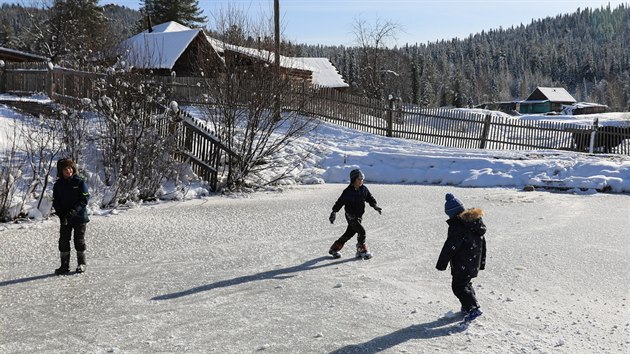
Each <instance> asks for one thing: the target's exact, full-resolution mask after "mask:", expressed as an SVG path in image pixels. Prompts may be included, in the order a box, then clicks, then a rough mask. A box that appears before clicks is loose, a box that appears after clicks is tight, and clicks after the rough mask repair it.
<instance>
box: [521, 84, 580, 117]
mask: <svg viewBox="0 0 630 354" xmlns="http://www.w3.org/2000/svg"><path fill="white" fill-rule="evenodd" d="M576 102H577V101H576V100H575V98H573V96H571V94H570V93H568V92H567V90H565V89H563V88H562V87H537V88H536V89H535V90H534V92H532V93H531V94H530V95H529V97H527V99H526V100H524V101H521V102H520V108H519V112H520V113H521V114H523V113H525V114H527V113H549V112H561V111H562V108H563V106H565V105H573V104H575V103H576Z"/></svg>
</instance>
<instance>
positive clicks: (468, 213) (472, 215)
mask: <svg viewBox="0 0 630 354" xmlns="http://www.w3.org/2000/svg"><path fill="white" fill-rule="evenodd" d="M482 216H484V213H483V210H481V209H479V208H470V209H466V210H464V211H463V212H462V213H461V214H459V217H460V218H462V219H463V220H465V221H474V220H478V219H481V217H482Z"/></svg>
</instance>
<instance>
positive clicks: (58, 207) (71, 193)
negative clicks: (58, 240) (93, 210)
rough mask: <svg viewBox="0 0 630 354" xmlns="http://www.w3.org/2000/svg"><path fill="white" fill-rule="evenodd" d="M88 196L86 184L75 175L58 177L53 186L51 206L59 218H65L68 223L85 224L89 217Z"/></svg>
mask: <svg viewBox="0 0 630 354" xmlns="http://www.w3.org/2000/svg"><path fill="white" fill-rule="evenodd" d="M89 198H90V193H89V192H88V188H87V185H86V184H85V182H84V181H83V179H81V177H79V176H77V175H73V176H72V177H71V178H69V179H65V178H63V177H60V178H58V179H57V182H55V185H54V186H53V207H54V208H55V212H56V213H57V215H58V216H59V218H60V219H64V218H67V221H68V224H70V225H78V224H85V223H87V222H88V221H90V219H89V218H88V213H87V203H88V199H89Z"/></svg>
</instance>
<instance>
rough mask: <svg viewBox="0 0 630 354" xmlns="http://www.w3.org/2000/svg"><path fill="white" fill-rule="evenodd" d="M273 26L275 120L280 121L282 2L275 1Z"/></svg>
mask: <svg viewBox="0 0 630 354" xmlns="http://www.w3.org/2000/svg"><path fill="white" fill-rule="evenodd" d="M273 24H274V42H275V53H274V54H275V56H274V58H275V63H274V64H275V69H276V70H275V71H276V72H275V74H276V75H275V76H276V77H275V82H276V85H275V86H276V87H275V90H274V92H275V95H276V97H275V104H274V105H275V107H274V115H275V119H277V120H280V0H273Z"/></svg>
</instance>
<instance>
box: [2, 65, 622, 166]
mask: <svg viewBox="0 0 630 354" xmlns="http://www.w3.org/2000/svg"><path fill="white" fill-rule="evenodd" d="M97 75H101V74H96V73H82V72H79V71H75V70H69V69H63V68H58V67H54V68H52V69H51V68H48V69H46V68H45V67H42V66H41V64H40V65H39V66H35V67H34V68H33V69H32V70H31V69H27V66H24V64H22V66H21V67H19V68H18V67H9V66H5V67H4V68H0V93H1V92H13V93H26V92H46V93H48V95H49V97H51V98H52V99H55V100H63V101H67V100H71V99H72V98H75V97H76V98H82V97H90V98H91V96H92V95H94V94H95V92H94V91H93V83H92V82H91V80H92V81H93V80H94V79H95V78H96V77H97ZM152 79H155V78H152ZM211 80H212V79H209V78H201V77H167V78H159V81H160V82H162V83H163V84H167V85H170V90H171V94H172V98H173V99H175V100H177V101H178V102H180V103H193V104H204V103H205V102H206V99H207V97H205V98H204V94H205V92H204V87H208V86H207V85H210V84H212V81H211ZM215 84H216V82H215ZM91 90H92V91H91ZM244 92H247V90H245V91H244ZM284 97H285V100H284V102H283V103H282V107H283V109H285V110H290V111H296V112H299V113H301V114H307V115H313V116H318V117H320V118H321V119H323V120H326V121H330V122H333V123H336V124H339V125H342V126H345V127H349V128H353V129H357V130H362V131H366V132H369V133H372V134H379V135H385V136H391V137H401V138H406V139H415V140H419V141H423V142H428V143H432V144H436V145H443V146H448V147H458V148H467V149H503V150H506V149H509V150H529V149H560V150H574V151H581V152H591V153H598V152H602V153H616V154H625V155H630V145H629V140H630V127H629V128H623V127H619V128H612V127H604V126H597V125H596V124H592V125H579V126H578V125H576V124H572V123H566V122H554V121H552V120H551V119H550V120H543V121H523V120H519V119H516V118H508V117H500V116H495V115H492V114H490V113H481V112H475V111H465V110H461V109H447V108H423V107H418V106H413V105H408V104H404V105H403V104H400V103H398V102H396V101H394V100H380V99H370V98H366V97H361V96H356V95H352V94H349V93H345V92H340V91H337V90H333V89H326V88H318V87H315V88H313V87H311V86H310V85H304V84H296V85H292V87H291V89H290V90H289V92H286V93H285V95H284ZM191 129H192V128H191ZM202 131H203V129H202ZM193 134H194V133H193Z"/></svg>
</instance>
